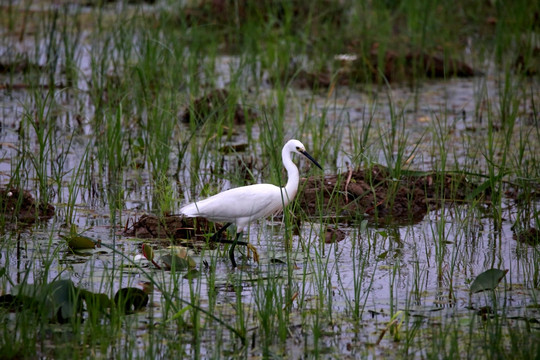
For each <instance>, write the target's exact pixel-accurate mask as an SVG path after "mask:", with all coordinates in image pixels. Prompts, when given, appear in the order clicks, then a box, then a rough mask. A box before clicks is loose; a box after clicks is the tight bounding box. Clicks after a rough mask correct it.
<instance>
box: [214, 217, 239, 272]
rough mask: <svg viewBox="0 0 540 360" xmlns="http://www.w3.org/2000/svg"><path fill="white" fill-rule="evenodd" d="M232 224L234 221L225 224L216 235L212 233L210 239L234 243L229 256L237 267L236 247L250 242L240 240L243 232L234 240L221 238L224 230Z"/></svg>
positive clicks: (223, 242)
mask: <svg viewBox="0 0 540 360" xmlns="http://www.w3.org/2000/svg"><path fill="white" fill-rule="evenodd" d="M231 225H232V223H226V224H225V225H223V226H222V227H221V228H220V229H219V230H218V231H217V232H216V233H215V234H214V235H212V237H211V238H210V241H213V242H218V243H221V244H232V246H231V248H230V249H229V258H230V259H231V263H232V266H233V268H235V267H236V260H235V259H234V248H235V247H236V245H244V246H248V243H247V242H245V241H239V239H240V236H241V235H242V233H241V232H239V233H237V234H236V238H235V239H234V240H229V239H222V238H221V234H223V232H224V231H225V230H227V228H228V227H229V226H231Z"/></svg>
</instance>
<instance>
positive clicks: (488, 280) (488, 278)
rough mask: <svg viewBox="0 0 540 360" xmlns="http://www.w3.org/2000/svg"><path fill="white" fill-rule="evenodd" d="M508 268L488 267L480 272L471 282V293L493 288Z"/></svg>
mask: <svg viewBox="0 0 540 360" xmlns="http://www.w3.org/2000/svg"><path fill="white" fill-rule="evenodd" d="M507 272H508V270H499V269H489V270H486V271H484V272H483V273H481V274H480V275H478V276H477V277H476V279H474V281H473V283H472V284H471V289H470V291H471V293H477V292H480V291H484V290H494V289H495V288H496V287H497V285H499V283H500V282H501V280H502V278H503V277H504V275H506V273H507Z"/></svg>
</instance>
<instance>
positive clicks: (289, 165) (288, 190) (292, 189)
mask: <svg viewBox="0 0 540 360" xmlns="http://www.w3.org/2000/svg"><path fill="white" fill-rule="evenodd" d="M281 159H282V161H283V166H285V169H286V170H287V177H288V179H287V184H286V185H285V187H284V189H285V192H283V201H284V203H285V205H287V204H288V203H289V202H290V201H291V200H292V199H294V197H295V196H296V192H297V191H298V181H299V180H300V174H299V173H298V168H297V167H296V165H295V164H294V163H293V162H292V159H291V152H290V151H289V150H287V149H285V148H284V149H283V150H282V151H281Z"/></svg>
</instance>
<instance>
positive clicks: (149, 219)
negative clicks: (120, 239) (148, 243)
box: [124, 214, 226, 245]
mask: <svg viewBox="0 0 540 360" xmlns="http://www.w3.org/2000/svg"><path fill="white" fill-rule="evenodd" d="M219 227H220V225H219V224H216V225H215V226H214V225H213V223H211V222H209V221H208V220H206V219H204V218H186V217H183V216H182V215H165V216H162V217H157V216H155V215H149V214H145V215H143V216H141V217H140V218H139V220H137V221H136V222H134V223H133V225H131V226H130V227H129V228H128V229H126V231H125V232H124V234H125V235H127V236H135V237H137V238H141V239H169V240H173V242H175V243H181V244H182V245H187V244H194V243H197V242H198V243H203V242H204V243H205V244H206V236H207V235H212V234H213V233H214V232H215V230H214V228H216V229H218V228H219ZM223 235H226V234H223Z"/></svg>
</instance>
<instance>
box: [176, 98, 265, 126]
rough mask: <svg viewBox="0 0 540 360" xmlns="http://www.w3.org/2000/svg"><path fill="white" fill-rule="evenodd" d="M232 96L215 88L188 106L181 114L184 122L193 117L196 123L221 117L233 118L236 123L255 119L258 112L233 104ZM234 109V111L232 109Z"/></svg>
mask: <svg viewBox="0 0 540 360" xmlns="http://www.w3.org/2000/svg"><path fill="white" fill-rule="evenodd" d="M231 101H232V98H231V97H230V95H229V92H228V91H227V90H225V89H217V90H213V91H211V92H209V93H207V94H206V95H204V96H202V97H200V98H198V99H195V100H194V101H193V103H192V104H191V105H190V106H188V107H187V108H186V109H185V110H184V113H183V114H182V116H181V120H182V121H183V122H184V123H189V122H190V121H191V120H192V119H193V120H194V121H195V123H197V124H199V123H203V122H206V121H217V120H219V119H223V118H224V119H228V118H232V122H233V124H235V125H243V124H245V123H246V120H249V121H254V120H255V119H256V118H257V114H256V113H255V112H254V111H252V110H250V109H248V110H244V108H243V107H242V106H240V105H239V104H231ZM230 109H234V111H232V110H230Z"/></svg>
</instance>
